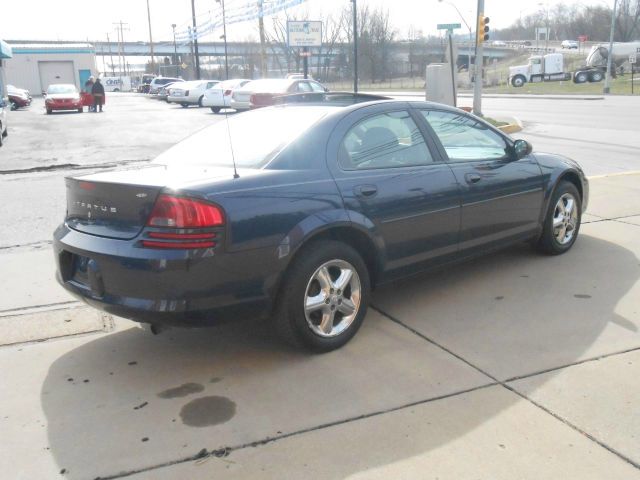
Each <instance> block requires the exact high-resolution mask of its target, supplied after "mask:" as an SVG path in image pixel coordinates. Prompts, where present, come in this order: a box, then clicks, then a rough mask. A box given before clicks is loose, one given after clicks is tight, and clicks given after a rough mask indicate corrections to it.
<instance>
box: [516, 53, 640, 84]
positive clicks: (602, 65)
mask: <svg viewBox="0 0 640 480" xmlns="http://www.w3.org/2000/svg"><path fill="white" fill-rule="evenodd" d="M612 52H613V56H612V58H611V61H612V67H613V69H614V70H615V69H616V68H618V67H619V66H620V65H622V64H623V63H624V62H627V61H629V56H630V55H634V54H637V55H638V56H640V42H628V43H614V44H613V50H612ZM608 56H609V45H608V44H602V45H594V46H593V47H591V50H590V51H589V54H588V55H587V58H586V63H585V65H583V66H581V67H580V68H578V69H576V70H575V71H573V72H567V71H565V69H564V55H563V54H562V53H549V54H547V55H532V56H531V57H529V61H528V62H527V64H526V65H518V66H515V67H509V83H510V84H511V85H513V86H514V87H522V86H523V85H524V84H525V83H527V82H529V83H539V82H557V81H562V80H564V81H566V80H573V82H574V83H586V82H600V81H602V79H603V78H604V75H605V73H606V71H607V58H608Z"/></svg>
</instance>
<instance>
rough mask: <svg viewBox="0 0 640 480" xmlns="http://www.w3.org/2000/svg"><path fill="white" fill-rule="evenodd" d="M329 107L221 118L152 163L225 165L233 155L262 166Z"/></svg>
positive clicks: (249, 164)
mask: <svg viewBox="0 0 640 480" xmlns="http://www.w3.org/2000/svg"><path fill="white" fill-rule="evenodd" d="M329 110H330V108H327V107H276V108H265V109H260V110H255V111H252V112H245V113H241V114H236V115H233V116H230V117H228V120H225V119H224V118H222V119H220V120H219V121H218V122H216V123H215V124H214V125H211V126H210V127H206V128H203V129H202V130H200V131H198V132H197V133H195V134H193V135H191V136H190V137H188V138H186V139H185V140H183V141H182V142H180V143H178V144H177V145H175V146H174V147H172V148H170V149H169V150H167V151H166V152H164V153H163V154H161V155H160V156H159V157H157V158H156V159H155V160H154V163H159V164H162V165H187V166H212V167H213V166H216V167H218V166H225V167H228V166H232V165H233V159H234V158H235V163H236V166H237V167H238V168H261V167H263V166H264V165H266V164H267V163H268V162H269V161H270V160H272V159H273V158H274V157H275V156H276V155H277V154H278V153H280V151H281V150H282V149H283V148H284V147H285V146H287V145H288V144H289V143H291V142H292V141H293V140H295V139H296V138H297V137H298V136H300V135H301V134H302V133H303V132H304V131H306V130H307V129H309V128H310V127H311V126H312V125H313V124H315V123H316V122H317V121H318V120H320V119H321V118H322V117H324V116H325V115H326V114H327V113H328V112H329ZM230 139H231V140H230ZM230 145H233V149H232V148H231V147H230ZM232 155H233V157H232Z"/></svg>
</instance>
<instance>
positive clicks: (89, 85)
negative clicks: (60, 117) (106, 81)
mask: <svg viewBox="0 0 640 480" xmlns="http://www.w3.org/2000/svg"><path fill="white" fill-rule="evenodd" d="M94 83H95V77H94V76H93V75H92V76H90V77H89V80H87V81H86V82H84V88H83V89H82V91H83V93H84V94H85V97H84V98H83V99H82V104H83V105H87V106H88V107H89V111H90V112H93V96H92V95H91V91H92V90H93V84H94Z"/></svg>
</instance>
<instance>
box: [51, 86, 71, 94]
mask: <svg viewBox="0 0 640 480" xmlns="http://www.w3.org/2000/svg"><path fill="white" fill-rule="evenodd" d="M56 93H77V91H76V87H75V86H74V85H49V88H48V89H47V94H49V95H51V94H56Z"/></svg>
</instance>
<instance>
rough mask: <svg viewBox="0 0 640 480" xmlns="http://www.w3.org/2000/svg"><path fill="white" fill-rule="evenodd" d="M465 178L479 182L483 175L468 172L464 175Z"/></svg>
mask: <svg viewBox="0 0 640 480" xmlns="http://www.w3.org/2000/svg"><path fill="white" fill-rule="evenodd" d="M464 179H465V180H466V181H467V183H478V182H479V181H480V180H481V179H482V177H481V176H480V175H478V174H477V173H467V174H466V175H465V176H464Z"/></svg>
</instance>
